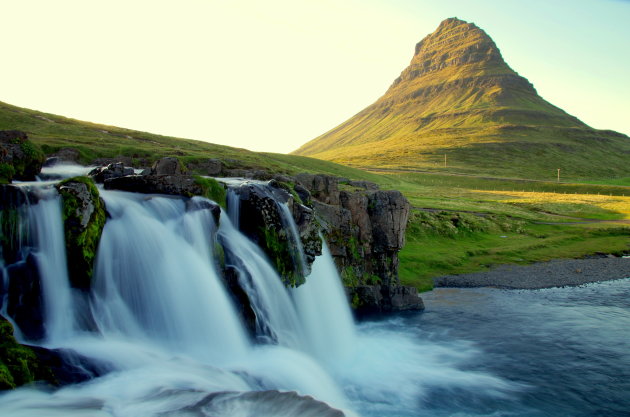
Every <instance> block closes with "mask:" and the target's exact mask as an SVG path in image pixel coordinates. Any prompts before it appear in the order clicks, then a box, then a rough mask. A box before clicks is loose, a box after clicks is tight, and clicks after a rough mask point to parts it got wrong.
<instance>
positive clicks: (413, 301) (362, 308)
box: [347, 285, 424, 316]
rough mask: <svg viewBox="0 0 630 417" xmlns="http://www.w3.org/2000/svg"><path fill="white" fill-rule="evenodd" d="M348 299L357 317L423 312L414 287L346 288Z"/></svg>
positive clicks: (378, 286) (420, 300)
mask: <svg viewBox="0 0 630 417" xmlns="http://www.w3.org/2000/svg"><path fill="white" fill-rule="evenodd" d="M347 291H348V298H349V300H350V303H351V305H352V307H353V309H354V311H355V313H356V314H357V315H358V316H365V315H370V314H383V313H394V312H400V311H409V310H416V311H417V310H424V302H423V301H422V298H420V296H419V295H418V290H417V289H416V288H414V287H407V286H402V285H358V286H356V287H351V288H347Z"/></svg>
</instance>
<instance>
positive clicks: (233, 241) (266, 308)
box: [219, 219, 303, 348]
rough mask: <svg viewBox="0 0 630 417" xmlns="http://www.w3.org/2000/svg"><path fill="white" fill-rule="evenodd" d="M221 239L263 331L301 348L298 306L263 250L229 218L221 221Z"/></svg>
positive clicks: (228, 260) (260, 329) (285, 343)
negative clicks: (296, 307) (236, 227)
mask: <svg viewBox="0 0 630 417" xmlns="http://www.w3.org/2000/svg"><path fill="white" fill-rule="evenodd" d="M219 239H220V240H221V241H222V242H223V245H224V247H225V249H226V258H227V259H226V261H227V262H229V263H231V264H232V265H231V266H232V267H234V268H235V269H236V270H237V271H238V276H239V283H240V285H241V286H242V288H243V289H244V290H245V291H246V292H247V294H248V296H249V299H250V302H251V304H252V307H253V308H254V310H255V312H256V322H257V327H258V331H259V332H260V334H261V335H263V336H268V337H270V338H271V339H272V340H274V341H276V342H277V343H279V344H281V345H283V346H287V347H291V348H299V347H301V344H302V341H303V336H302V329H301V327H300V321H299V318H298V314H297V311H296V309H295V306H294V305H293V303H292V302H291V298H290V297H289V294H288V292H287V290H286V289H285V287H284V285H283V284H282V282H281V280H280V277H279V276H278V274H277V273H276V271H275V270H274V269H273V267H272V266H271V264H270V263H269V262H268V261H267V260H266V258H265V255H264V254H263V252H262V250H261V249H260V248H259V247H258V246H256V245H255V244H254V243H253V242H252V241H250V240H249V239H248V238H247V237H245V236H244V235H243V234H241V233H240V232H239V231H238V230H236V229H235V228H234V226H232V224H231V222H230V220H229V219H223V221H222V222H221V227H220V229H219Z"/></svg>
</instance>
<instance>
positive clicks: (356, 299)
mask: <svg viewBox="0 0 630 417" xmlns="http://www.w3.org/2000/svg"><path fill="white" fill-rule="evenodd" d="M362 305H363V303H362V302H361V299H360V298H359V294H357V293H355V294H354V295H353V296H352V300H351V301H350V306H351V307H352V309H353V310H356V309H358V308H359V307H361V306H362Z"/></svg>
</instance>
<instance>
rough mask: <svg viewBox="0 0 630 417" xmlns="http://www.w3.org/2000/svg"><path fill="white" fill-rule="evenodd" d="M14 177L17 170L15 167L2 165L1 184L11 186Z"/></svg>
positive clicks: (0, 166) (0, 168) (0, 167)
mask: <svg viewBox="0 0 630 417" xmlns="http://www.w3.org/2000/svg"><path fill="white" fill-rule="evenodd" d="M14 175H15V168H13V165H11V164H7V163H5V162H3V163H0V184H9V183H10V182H11V179H12V178H13V176H14Z"/></svg>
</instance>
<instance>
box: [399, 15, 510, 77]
mask: <svg viewBox="0 0 630 417" xmlns="http://www.w3.org/2000/svg"><path fill="white" fill-rule="evenodd" d="M475 63H481V64H482V65H485V64H486V63H487V64H490V65H492V66H496V65H500V66H502V67H503V69H504V70H506V71H507V72H512V71H511V70H510V69H509V67H508V66H507V64H505V62H504V61H503V58H502V57H501V53H500V52H499V49H498V48H497V46H496V44H495V43H494V41H493V40H492V39H491V38H490V36H488V35H487V34H486V32H484V31H483V30H482V29H480V28H479V27H477V26H476V25H475V24H474V23H468V22H465V21H463V20H460V19H458V18H456V17H451V18H448V19H446V20H444V21H442V23H440V25H439V26H438V28H437V29H436V30H435V31H434V32H433V33H431V34H429V35H427V36H426V37H425V38H424V39H422V40H421V41H420V42H419V43H418V44H417V45H416V50H415V53H414V56H413V59H412V60H411V63H410V65H409V67H408V68H407V69H406V70H405V71H403V73H402V74H401V77H400V78H399V79H398V80H397V82H396V83H395V84H397V83H398V82H400V81H402V80H405V79H406V80H411V79H416V78H418V77H420V76H423V75H424V74H427V73H432V72H435V71H438V70H442V69H444V68H447V67H453V66H462V65H466V64H475Z"/></svg>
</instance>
